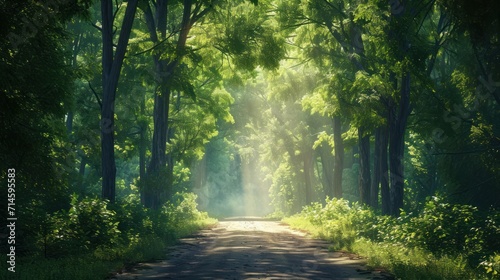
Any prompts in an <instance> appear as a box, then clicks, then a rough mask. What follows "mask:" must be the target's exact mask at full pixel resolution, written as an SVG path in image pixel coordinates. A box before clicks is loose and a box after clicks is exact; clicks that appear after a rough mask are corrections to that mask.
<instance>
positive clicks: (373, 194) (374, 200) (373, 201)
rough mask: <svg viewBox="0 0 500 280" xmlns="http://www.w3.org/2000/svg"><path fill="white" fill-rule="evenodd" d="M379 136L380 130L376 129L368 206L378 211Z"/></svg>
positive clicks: (379, 175)
mask: <svg viewBox="0 0 500 280" xmlns="http://www.w3.org/2000/svg"><path fill="white" fill-rule="evenodd" d="M380 134H381V128H376V129H375V150H374V152H373V180H372V185H371V190H370V206H371V207H372V208H373V209H378V194H379V190H380V188H379V186H380V177H381V173H380V170H381V168H380V165H381V161H380V158H381V157H380V156H381V155H380V153H381V152H382V150H381V147H380V146H381V143H380Z"/></svg>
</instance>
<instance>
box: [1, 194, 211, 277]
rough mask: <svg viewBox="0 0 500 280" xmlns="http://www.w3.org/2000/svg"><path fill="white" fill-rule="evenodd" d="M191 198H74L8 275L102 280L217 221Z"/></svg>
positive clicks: (49, 218) (46, 224) (152, 257)
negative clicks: (146, 203)
mask: <svg viewBox="0 0 500 280" xmlns="http://www.w3.org/2000/svg"><path fill="white" fill-rule="evenodd" d="M195 200H196V195H194V194H192V193H177V194H176V195H174V196H173V199H172V200H171V202H167V203H166V204H165V205H164V206H163V207H161V208H160V209H158V210H151V209H147V208H144V207H142V205H141V204H140V201H139V200H138V198H137V196H130V197H129V198H128V199H126V200H124V201H122V202H117V203H116V204H114V205H111V204H109V203H108V201H106V200H102V199H99V198H89V197H86V198H83V199H79V198H78V197H77V196H73V197H72V200H71V207H70V209H69V210H68V211H65V210H60V211H58V212H56V213H54V214H51V215H47V216H46V220H45V221H44V222H43V226H42V227H43V228H41V229H40V231H39V232H40V233H39V234H38V235H37V237H36V238H34V239H33V240H31V242H30V249H27V250H26V251H25V253H24V254H23V255H24V256H22V257H20V258H19V259H18V260H17V262H16V263H17V266H16V273H11V274H10V275H9V278H8V279H16V280H18V279H19V280H32V279H38V280H51V279H72V280H84V279H88V280H95V279H106V278H107V277H109V276H111V275H112V273H113V272H118V271H122V270H124V269H126V268H127V267H130V266H131V265H134V264H136V263H138V262H143V261H154V260H158V259H163V258H165V254H166V252H167V250H168V246H170V245H173V244H175V242H176V240H177V239H178V238H180V237H183V236H187V235H189V234H191V233H193V232H195V231H197V230H199V229H201V228H203V227H206V226H209V225H211V224H214V223H216V222H217V221H216V220H214V219H212V218H209V217H208V215H207V213H206V212H200V211H198V210H197V209H196V201H195ZM2 266H5V264H3V265H2ZM2 269H5V270H6V268H2Z"/></svg>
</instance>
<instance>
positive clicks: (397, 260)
mask: <svg viewBox="0 0 500 280" xmlns="http://www.w3.org/2000/svg"><path fill="white" fill-rule="evenodd" d="M283 221H284V222H286V223H288V224H289V225H290V226H291V227H292V228H296V229H302V230H306V231H308V232H309V233H310V234H311V235H312V236H313V237H316V238H322V239H326V240H328V241H330V242H331V243H332V245H331V249H332V250H346V251H349V252H354V253H357V254H359V255H361V256H364V257H366V258H367V262H368V265H369V266H371V267H373V268H379V267H383V268H385V269H388V270H389V271H391V272H392V273H394V274H395V275H396V277H397V278H398V279H405V280H411V279H457V280H458V279H500V251H499V248H500V239H499V238H498V236H499V233H500V211H498V210H493V209H491V210H490V211H488V212H480V211H479V210H478V209H477V208H476V207H473V206H469V205H460V204H450V203H447V202H446V201H445V200H444V199H442V198H440V197H432V198H430V199H428V200H427V202H426V203H425V206H424V207H423V209H422V210H421V211H419V212H418V213H405V212H403V213H401V216H400V217H398V218H395V217H391V216H382V215H378V214H377V213H376V212H375V211H373V210H372V209H370V208H368V207H362V206H360V205H359V204H357V203H352V204H351V203H349V202H348V201H347V200H344V199H335V198H334V199H331V200H330V199H327V201H326V204H325V205H322V204H320V203H313V204H311V205H310V206H305V207H304V209H303V211H302V212H301V213H299V214H296V215H294V216H291V217H288V218H284V220H283Z"/></svg>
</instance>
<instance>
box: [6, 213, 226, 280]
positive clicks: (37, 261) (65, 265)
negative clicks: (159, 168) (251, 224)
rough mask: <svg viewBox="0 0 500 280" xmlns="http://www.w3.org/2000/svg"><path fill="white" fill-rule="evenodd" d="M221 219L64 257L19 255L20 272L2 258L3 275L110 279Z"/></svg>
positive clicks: (160, 255)
mask: <svg viewBox="0 0 500 280" xmlns="http://www.w3.org/2000/svg"><path fill="white" fill-rule="evenodd" d="M216 222H217V220H215V219H212V218H208V217H205V218H204V219H200V220H195V221H191V222H187V223H183V225H182V226H181V227H180V228H178V229H176V230H175V233H174V234H173V235H172V236H173V237H172V238H170V239H167V240H165V239H163V240H162V239H160V238H159V237H157V236H155V235H148V236H144V237H142V238H137V240H136V242H134V243H132V244H129V245H128V246H126V247H124V246H122V247H117V248H110V249H97V250H95V251H94V252H93V253H88V254H84V255H79V256H65V257H61V258H44V257H42V256H26V257H19V258H18V259H17V260H16V272H15V273H12V272H7V263H6V262H5V261H3V262H2V264H1V265H0V266H1V269H2V270H3V272H2V273H1V274H0V279H12V280H33V279H37V280H56V279H57V280H59V279H71V280H96V279H107V278H109V277H110V276H112V274H113V272H117V271H121V270H123V269H125V268H127V267H131V266H133V265H134V264H136V263H138V262H145V261H154V260H158V259H162V258H164V257H165V251H166V249H167V248H168V246H171V245H172V244H174V243H175V242H176V241H177V239H178V238H182V237H184V236H187V235H190V234H192V233H194V232H196V231H198V230H200V229H202V228H205V227H207V226H210V225H213V224H215V223H216Z"/></svg>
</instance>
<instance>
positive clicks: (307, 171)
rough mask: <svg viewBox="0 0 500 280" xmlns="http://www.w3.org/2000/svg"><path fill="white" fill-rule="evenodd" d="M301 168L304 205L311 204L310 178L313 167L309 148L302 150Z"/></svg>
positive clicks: (311, 187) (311, 185) (311, 183)
mask: <svg viewBox="0 0 500 280" xmlns="http://www.w3.org/2000/svg"><path fill="white" fill-rule="evenodd" d="M302 160H303V163H304V165H303V167H304V187H305V189H304V191H305V200H306V201H305V203H306V205H309V204H311V202H312V201H313V199H312V197H313V181H312V177H313V175H314V170H313V168H314V165H313V152H312V150H311V149H309V147H305V150H303V157H302Z"/></svg>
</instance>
